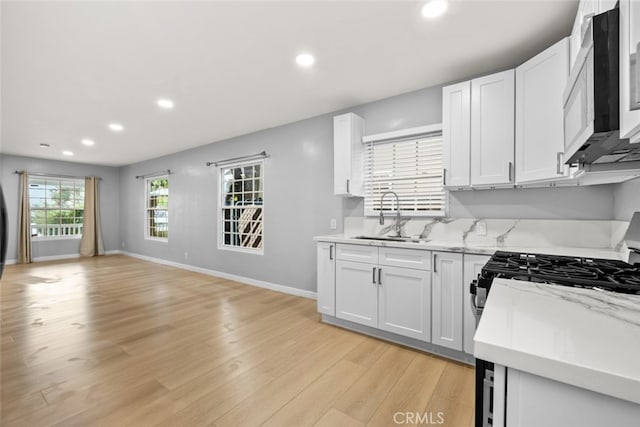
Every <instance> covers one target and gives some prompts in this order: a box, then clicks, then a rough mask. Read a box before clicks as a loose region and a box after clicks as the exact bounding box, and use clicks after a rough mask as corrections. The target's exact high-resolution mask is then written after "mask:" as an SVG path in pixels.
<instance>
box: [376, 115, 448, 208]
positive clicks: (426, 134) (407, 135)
mask: <svg viewBox="0 0 640 427" xmlns="http://www.w3.org/2000/svg"><path fill="white" fill-rule="evenodd" d="M424 128H425V127H422V128H414V129H415V130H416V132H413V130H414V129H408V130H407V131H399V132H397V133H398V135H393V136H391V134H390V133H387V134H380V138H376V136H375V135H373V136H372V137H369V138H368V141H367V142H364V141H363V144H364V145H365V146H366V145H368V144H374V145H376V144H385V143H393V142H394V141H396V142H399V141H402V140H420V139H423V138H433V137H439V138H441V139H443V133H442V124H436V125H432V126H428V128H429V129H428V131H427V130H426V129H424ZM418 129H420V130H419V131H418ZM383 136H384V137H383ZM442 143H443V152H442V155H443V159H442V166H443V168H444V141H442ZM366 150H367V148H366V147H365V155H364V159H363V162H365V165H364V166H365V176H364V182H365V187H366V184H367V180H369V179H370V177H369V176H368V175H367V173H368V172H367V171H366V161H367V154H366ZM441 178H442V176H441ZM442 191H443V193H444V199H443V209H442V210H440V211H418V212H416V211H400V216H401V217H405V218H446V217H447V216H448V214H449V191H448V190H447V189H446V188H445V187H444V186H443V187H442ZM368 198H369V195H368V194H367V189H366V188H365V194H364V197H363V199H364V200H363V204H364V216H365V217H379V216H380V211H377V210H371V209H369V208H368V207H367V199H368ZM387 198H389V196H387ZM393 199H394V198H393V197H391V198H390V200H393ZM374 203H375V202H374ZM393 205H394V206H395V202H393ZM395 213H396V211H395V210H384V211H383V214H384V215H385V216H389V215H395Z"/></svg>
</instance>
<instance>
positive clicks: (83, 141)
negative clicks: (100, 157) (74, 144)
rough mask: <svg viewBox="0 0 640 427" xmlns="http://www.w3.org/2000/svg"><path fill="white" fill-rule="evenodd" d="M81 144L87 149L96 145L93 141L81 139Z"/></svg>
mask: <svg viewBox="0 0 640 427" xmlns="http://www.w3.org/2000/svg"><path fill="white" fill-rule="evenodd" d="M82 144H83V145H86V146H87V147H92V146H94V145H96V143H95V142H93V140H91V139H83V140H82Z"/></svg>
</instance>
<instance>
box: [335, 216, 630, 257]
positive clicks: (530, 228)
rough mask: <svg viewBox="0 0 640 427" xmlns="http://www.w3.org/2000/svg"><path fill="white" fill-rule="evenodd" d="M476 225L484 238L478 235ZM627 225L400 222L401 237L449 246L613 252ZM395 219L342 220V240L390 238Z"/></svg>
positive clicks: (595, 222) (591, 222) (472, 220)
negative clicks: (481, 229) (555, 248)
mask: <svg viewBox="0 0 640 427" xmlns="http://www.w3.org/2000/svg"><path fill="white" fill-rule="evenodd" d="M479 225H480V226H482V225H485V226H486V235H479V234H478V232H477V230H478V228H479ZM628 225H629V222H628V221H608V220H547V219H544V220H539V219H491V218H402V235H403V236H419V237H421V238H423V239H428V240H429V241H431V242H449V243H453V244H456V245H459V246H461V247H465V246H476V247H482V246H488V247H499V248H500V247H534V248H545V247H554V246H563V247H576V248H613V249H616V250H625V249H626V246H625V245H624V242H623V239H624V234H625V232H626V230H627V227H628ZM394 231H395V218H392V217H387V218H385V225H380V224H379V223H378V218H373V217H366V218H363V217H346V218H345V219H344V234H345V236H349V237H353V236H358V235H374V236H383V235H390V234H393V233H394Z"/></svg>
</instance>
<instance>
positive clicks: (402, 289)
mask: <svg viewBox="0 0 640 427" xmlns="http://www.w3.org/2000/svg"><path fill="white" fill-rule="evenodd" d="M381 249H382V248H381ZM423 252H425V251H423ZM427 253H428V252H427ZM378 269H379V270H378V271H379V276H378V286H379V293H378V298H379V311H378V315H379V317H378V328H379V329H382V330H384V331H389V332H393V333H396V334H399V335H404V336H407V337H411V338H415V339H418V340H421V341H427V342H428V341H429V340H430V339H431V276H430V273H429V272H428V271H422V270H413V269H409V268H398V267H387V266H379V267H378Z"/></svg>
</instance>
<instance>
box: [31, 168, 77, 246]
mask: <svg viewBox="0 0 640 427" xmlns="http://www.w3.org/2000/svg"><path fill="white" fill-rule="evenodd" d="M29 209H30V212H31V236H32V237H34V238H38V239H65V238H79V237H81V236H82V224H83V217H84V180H83V179H72V178H56V177H46V176H44V177H43V176H31V177H29Z"/></svg>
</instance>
